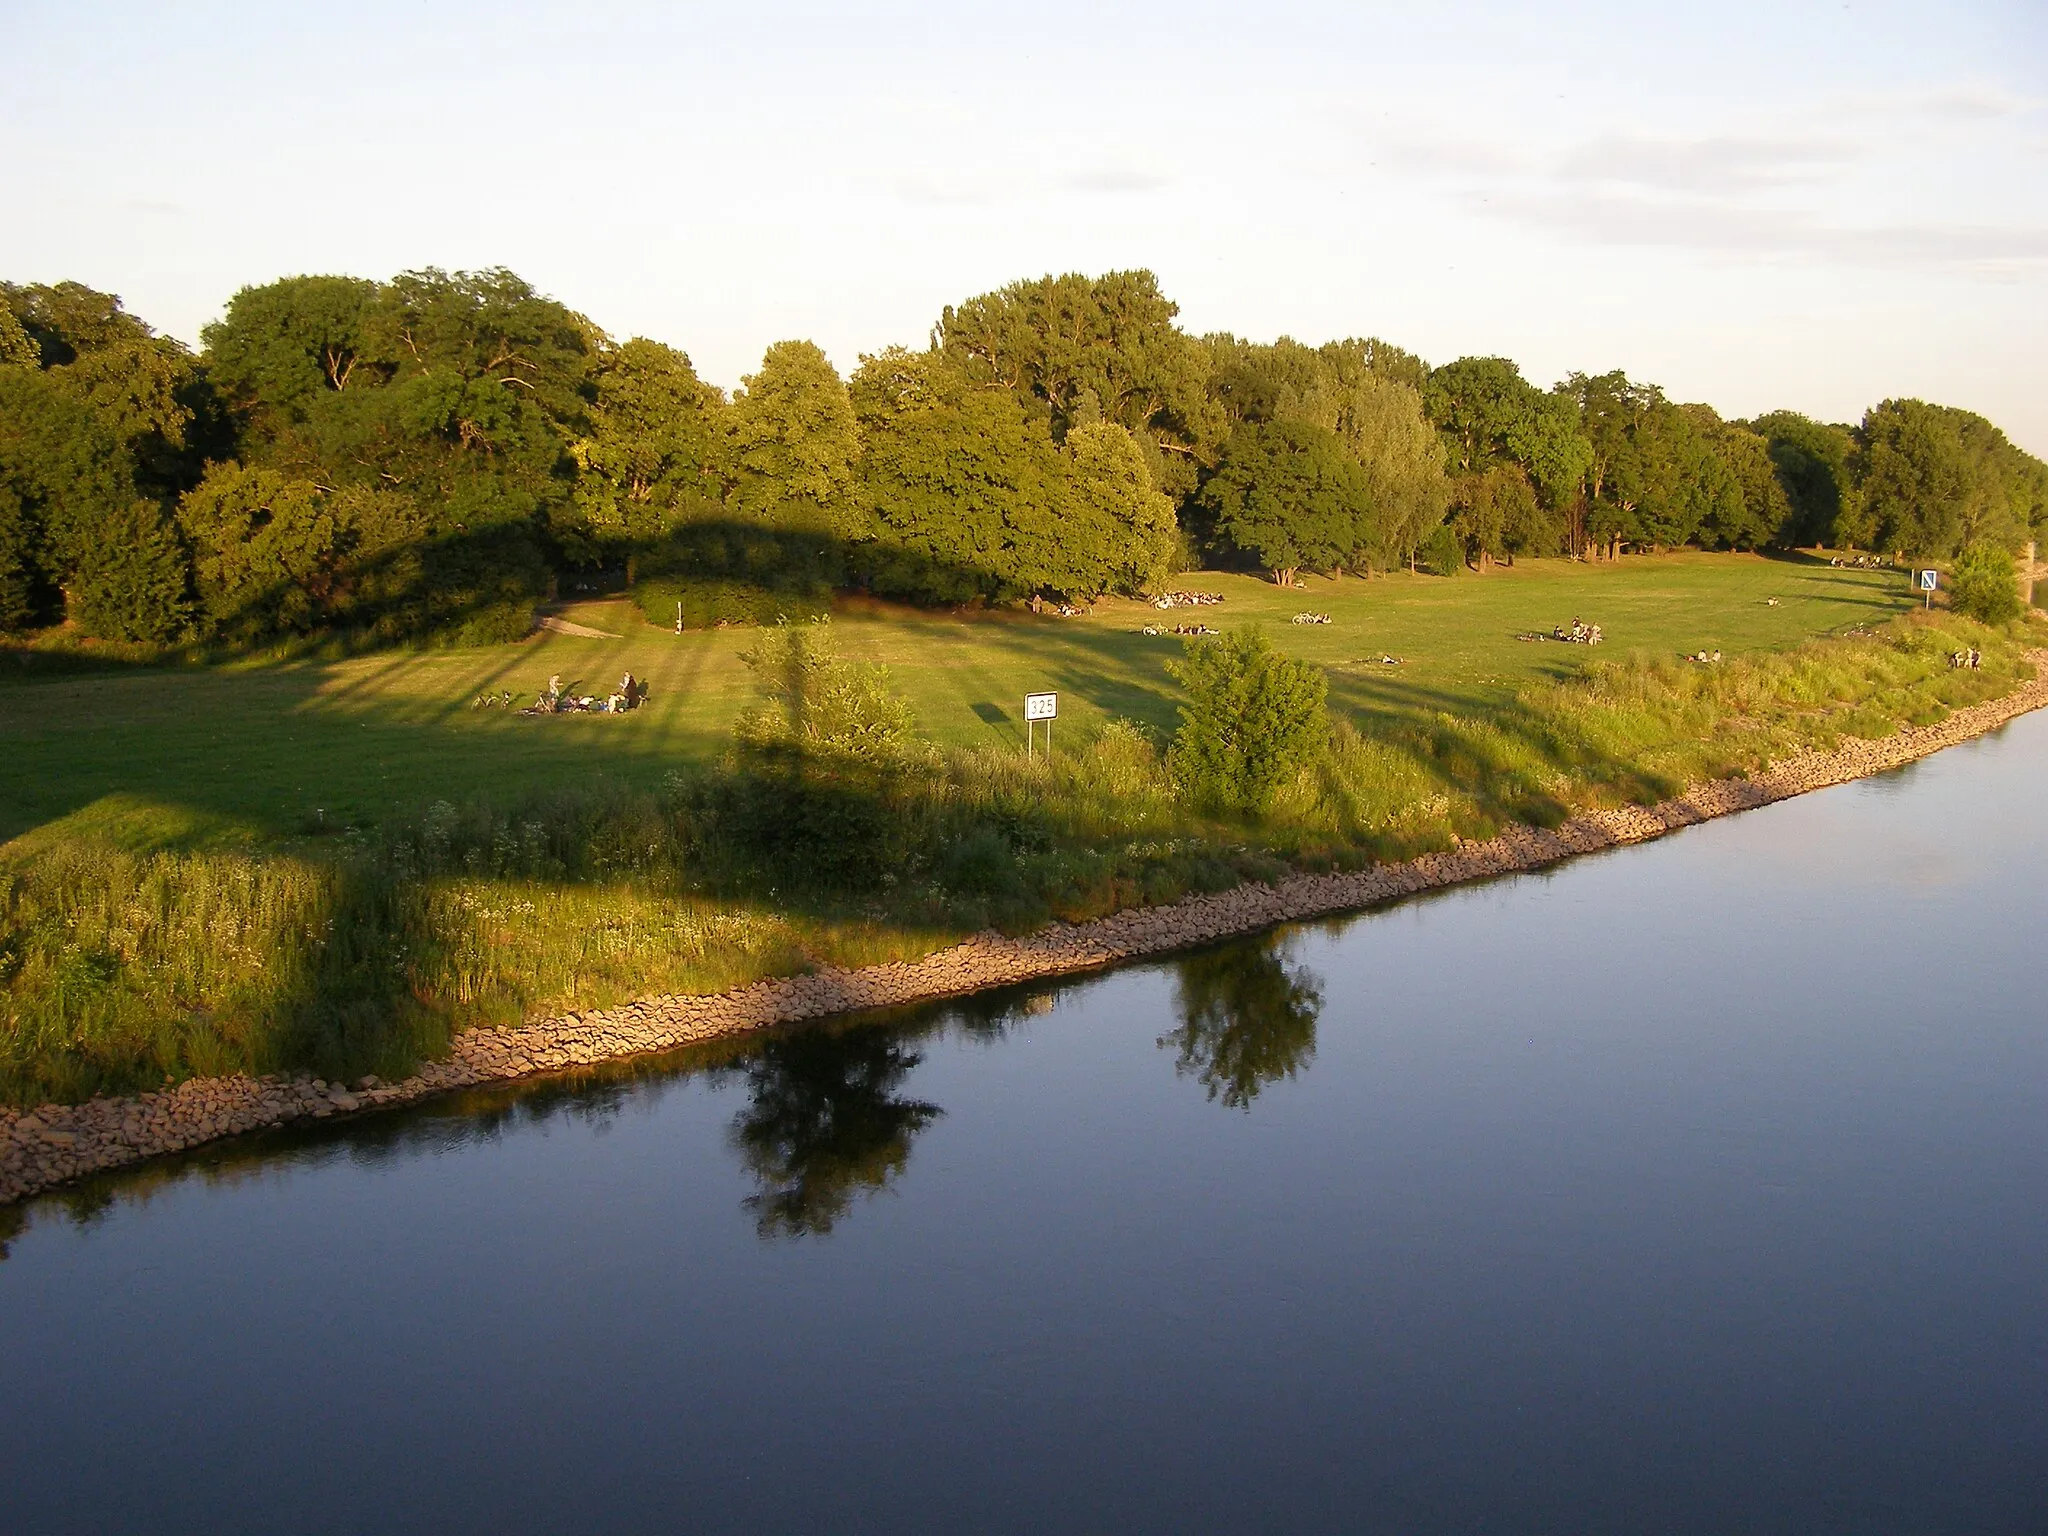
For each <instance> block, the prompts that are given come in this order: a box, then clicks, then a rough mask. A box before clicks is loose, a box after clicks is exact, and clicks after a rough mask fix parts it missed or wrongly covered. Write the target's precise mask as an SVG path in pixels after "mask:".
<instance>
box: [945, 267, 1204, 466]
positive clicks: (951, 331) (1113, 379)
mask: <svg viewBox="0 0 2048 1536" xmlns="http://www.w3.org/2000/svg"><path fill="white" fill-rule="evenodd" d="M1179 312H1180V306H1179V305H1177V304H1175V303H1174V302H1173V301H1172V300H1171V299H1169V298H1167V297H1166V296H1165V295H1164V294H1162V293H1161V292H1160V291H1159V280H1158V279H1157V278H1156V277H1154V276H1153V275H1152V274H1151V273H1150V272H1145V271H1132V272H1108V273H1105V274H1103V275H1102V276H1101V277H1098V278H1090V277H1085V276H1083V275H1081V274H1080V273H1075V272H1070V273H1067V274H1066V275H1064V276H1061V277H1051V276H1047V277H1042V278H1038V279H1037V280H1035V281H1031V282H1019V283H1012V284H1010V285H1009V286H1008V287H1007V288H1003V289H1000V290H998V291H997V292H995V293H989V294H983V295H982V296H980V297H979V298H974V299H969V300H967V301H966V302H965V303H964V304H961V305H959V306H958V307H957V308H956V307H953V306H948V307H947V308H946V310H945V312H944V313H943V314H942V315H941V317H940V319H939V324H938V326H937V327H936V329H935V332H934V339H935V340H936V341H937V343H938V345H939V347H940V348H941V350H942V351H944V352H945V354H946V355H947V357H948V359H949V360H951V361H953V362H954V363H955V364H956V365H957V366H959V367H960V368H961V369H962V371H963V372H964V373H965V374H966V376H967V377H968V378H969V379H971V380H973V381H974V382H976V383H991V384H997V385H1000V386H1002V387H1003V388H1005V389H1008V390H1010V391H1011V392H1012V393H1013V394H1015V395H1016V396H1017V397H1018V399H1019V400H1021V401H1023V402H1025V403H1026V404H1027V405H1028V406H1030V407H1031V408H1032V409H1034V410H1036V411H1040V412H1043V413H1044V414H1045V415H1046V416H1047V417H1048V418H1049V420H1050V422H1051V425H1052V430H1053V435H1054V437H1055V438H1058V439H1063V438H1064V437H1065V436H1066V434H1067V432H1068V430H1069V429H1070V428H1071V427H1073V426H1075V425H1076V424H1079V423H1082V422H1087V421H1092V420H1095V419H1098V418H1101V419H1106V420H1109V421H1113V422H1115V423H1116V424H1117V425H1119V426H1121V427H1125V428H1128V429H1129V430H1130V431H1131V432H1133V433H1134V434H1136V435H1137V437H1138V439H1139V441H1140V443H1141V444H1143V445H1145V446H1147V447H1148V448H1149V449H1150V450H1151V452H1152V454H1154V455H1156V457H1155V458H1154V459H1153V462H1152V463H1151V464H1150V466H1149V467H1150V469H1151V471H1152V476H1153V480H1154V483H1155V484H1156V485H1158V486H1159V488H1160V489H1162V490H1164V491H1165V492H1166V493H1167V494H1168V495H1169V496H1173V497H1175V498H1179V497H1181V496H1184V495H1186V494H1187V493H1188V492H1189V491H1191V490H1192V489H1193V488H1194V483H1195V476H1196V467H1197V464H1198V463H1199V462H1201V461H1203V460H1205V459H1206V457H1207V456H1208V455H1209V454H1210V453H1212V452H1213V450H1214V447H1215V445H1216V444H1217V443H1218V442H1219V441H1220V440H1221V439H1222V437H1223V435H1224V432H1225V426H1224V423H1223V421H1222V418H1221V413H1220V412H1218V411H1217V409H1216V407H1215V404H1214V402H1213V401H1212V400H1211V398H1210V395H1209V391H1208V358H1207V356H1206V354H1205V352H1204V350H1203V347H1202V345H1201V343H1199V342H1197V341H1196V340H1194V338H1192V337H1190V336H1188V335H1187V334H1186V333H1185V332H1183V331H1181V330H1180V328H1179V327H1178V326H1176V325H1175V324H1174V318H1175V316H1176V315H1178V314H1179Z"/></svg>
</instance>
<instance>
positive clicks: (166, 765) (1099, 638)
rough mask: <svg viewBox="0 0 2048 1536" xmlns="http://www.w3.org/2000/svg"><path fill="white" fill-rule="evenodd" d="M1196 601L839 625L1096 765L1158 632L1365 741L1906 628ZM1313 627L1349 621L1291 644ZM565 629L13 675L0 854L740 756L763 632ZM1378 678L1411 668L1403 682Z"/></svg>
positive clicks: (488, 794) (950, 732)
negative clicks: (1198, 632)
mask: <svg viewBox="0 0 2048 1536" xmlns="http://www.w3.org/2000/svg"><path fill="white" fill-rule="evenodd" d="M1183 584H1184V585H1187V586H1199V587H1203V588H1207V589H1209V590H1213V591H1221V592H1223V593H1225V594H1226V598H1227V600H1226V602H1225V603H1224V604H1223V605H1222V606H1221V607H1214V608H1202V609H1195V610H1188V609H1178V610H1174V611H1173V612H1172V613H1171V614H1160V613H1157V612H1155V611H1154V610H1152V609H1150V608H1149V607H1145V606H1143V605H1140V604H1136V603H1128V602H1120V601H1112V602H1106V603H1104V604H1102V605H1101V606H1100V607H1099V608H1098V609H1097V610H1096V612H1095V613H1094V614H1092V615H1090V616H1089V617H1086V618H1081V619H1056V618H1032V617H1030V616H1028V615H1021V614H1007V613H1005V614H974V615H960V616H949V615H936V614H922V613H914V612H908V611H904V610H884V609H881V608H879V607H876V606H874V605H864V604H859V603H850V604H847V605H845V606H844V608H843V609H842V611H841V613H840V614H839V617H838V620H837V628H838V639H839V645H840V647H841V649H842V650H843V651H844V652H845V653H846V654H847V655H849V656H852V657H857V658H865V659H871V660H875V661H880V662H883V663H886V664H887V665H888V666H889V668H890V670H891V673H892V676H893V679H894V682H895V685H896V686H897V687H898V688H899V689H901V690H902V691H903V692H905V693H906V694H907V695H908V696H909V697H910V699H911V700H912V702H913V704H914V706H915V708H916V711H917V716H918V723H919V728H920V730H921V731H922V732H923V733H924V734H925V735H927V736H929V737H930V738H931V739H932V740H933V741H935V742H936V743H938V744H940V745H941V746H973V745H989V746H1021V744H1022V740H1023V734H1022V725H1021V721H1020V713H1021V702H1022V696H1023V694H1024V693H1025V692H1026V691H1027V690H1030V689H1037V688H1056V689H1058V690H1059V692H1060V695H1061V720H1060V726H1059V729H1060V731H1061V732H1062V739H1063V741H1064V742H1067V743H1075V744H1077V743H1078V742H1079V741H1080V740H1082V739H1084V738H1085V737H1086V736H1087V735H1089V734H1091V733H1092V731H1093V730H1094V729H1095V728H1096V727H1097V726H1099V724H1100V723H1101V722H1102V720H1104V719H1105V718H1107V717H1110V716H1118V715H1121V716H1128V717H1131V718H1135V719H1138V720H1141V721H1144V722H1145V723H1147V724H1148V725H1151V726H1154V727H1157V728H1159V729H1161V730H1162V731H1165V730H1170V729H1171V728H1172V726H1173V723H1174V718H1175V716H1174V709H1175V704H1174V692H1173V685H1172V684H1171V682H1170V681H1169V680H1168V678H1167V677H1166V674H1165V669H1164V663H1165V662H1166V661H1167V660H1168V659H1169V658H1171V657H1172V656H1174V655H1176V654H1178V651H1179V644H1180V643H1179V642H1178V641H1177V640H1174V639H1172V638H1169V637H1148V636H1146V635H1144V634H1142V633H1141V632H1140V631H1141V630H1142V628H1143V626H1144V625H1145V624H1147V623H1150V622H1155V621H1164V622H1174V621H1188V620H1197V621H1204V622H1208V623H1211V624H1214V625H1217V626H1218V627H1222V626H1225V625H1228V624H1231V623H1237V622H1242V621H1243V620H1245V619H1247V618H1249V619H1255V620H1257V621H1259V622H1261V623H1263V624H1265V625H1267V626H1269V627H1270V628H1271V630H1272V632H1273V633H1274V635H1275V636H1276V638H1277V639H1278V641H1279V643H1280V644H1281V645H1282V646H1284V647H1285V648H1286V649H1288V650H1290V651H1292V652H1294V653H1295V654H1297V655H1302V656H1306V657H1309V658H1312V659H1314V660H1316V661H1319V662H1321V663H1323V664H1324V665H1325V666H1327V667H1328V668H1329V669H1330V673H1331V698H1332V702H1333V704H1335V705H1336V706H1338V707H1339V709H1340V710H1342V711H1345V712H1348V713H1349V714H1350V715H1351V716H1352V717H1353V718H1354V719H1355V720H1357V721H1358V722H1359V723H1360V724H1361V726H1364V727H1366V728H1368V729H1371V728H1374V727H1381V728H1384V727H1387V726H1390V725H1395V724H1401V723H1413V722H1416V721H1418V720H1421V719H1424V718H1426V717H1428V716H1430V715H1432V714H1434V713H1435V712H1437V711H1449V712H1452V713H1455V714H1460V715H1485V714H1488V713H1490V712H1491V711H1493V710H1495V709H1497V708H1500V707H1502V706H1504V705H1505V704H1506V703H1507V702H1508V701H1509V699H1510V698H1511V696H1512V695H1513V693H1514V691H1515V690H1516V689H1517V688H1519V687H1521V686H1523V685H1525V684H1527V683H1530V682H1532V681H1538V680H1542V679H1544V678H1549V677H1559V676H1563V675H1566V674H1568V673H1570V672H1572V671H1574V670H1576V668H1577V667H1578V666H1579V665H1581V664H1582V663H1583V662H1585V661H1586V660H1587V659H1589V654H1590V653H1588V652H1587V651H1586V650H1584V649H1583V648H1581V647H1578V646H1567V645H1560V644H1556V643H1554V642H1545V643H1541V644H1529V643H1524V642H1521V641H1518V640H1517V639H1516V638H1515V637H1516V635H1517V634H1518V633H1522V632H1528V631H1535V632H1540V633H1547V632H1548V631H1549V630H1550V629H1551V627H1552V626H1554V625H1556V624H1559V623H1562V622H1566V621H1568V620H1570V619H1571V618H1573V617H1575V616H1580V617H1584V618H1586V619H1589V620H1592V621H1594V622H1597V623H1599V624H1601V625H1602V626H1604V628H1605V631H1606V634H1607V636H1608V640H1609V646H1608V647H1606V648H1603V650H1602V651H1601V652H1600V653H1598V654H1599V655H1602V656H1614V655H1618V654H1620V653H1622V652H1624V651H1628V650H1640V651H1645V652H1650V653H1655V654H1661V655H1673V654H1676V653H1680V652H1688V651H1692V650H1696V649H1699V648H1702V647H1705V648H1708V649H1720V650H1723V651H1725V652H1726V653H1728V654H1729V655H1730V656H1731V657H1733V656H1736V655H1741V654H1746V653H1755V652H1760V651H1768V650H1779V649H1783V648H1786V647H1789V646H1791V645H1794V644H1796V643H1798V642H1799V641H1801V640H1803V639H1806V638H1808V637H1810V636H1813V635H1817V634H1825V633H1830V632H1838V631H1841V630H1844V629H1848V628H1850V627H1852V626H1855V625H1859V624H1864V623H1871V622H1875V621H1879V620H1882V619H1884V618H1886V617H1889V616H1890V615H1892V614H1894V613H1896V612H1899V611H1901V610H1903V609H1905V608H1907V607H1909V606H1910V605H1911V595H1910V594H1909V593H1908V592H1907V591H1906V590H1905V582H1904V577H1903V576H1902V575H1900V574H1897V573H1877V572H1867V571H1854V570H1838V569H1835V568H1832V567H1829V566H1827V565H1826V564H1824V563H1820V562H1815V561H1806V560H1796V559H1795V560H1781V559H1765V558H1762V557H1757V556H1745V555H1699V554H1678V555H1669V556H1662V557H1655V558H1648V559H1631V560H1628V561H1625V562H1623V563H1621V564H1620V565H1618V566H1582V565H1573V564H1570V563H1567V562H1560V561H1541V562H1524V563H1523V564H1522V565H1520V566H1518V567H1517V568H1515V569H1513V570H1495V571H1492V572H1489V573H1488V574H1486V575H1484V576H1477V575H1469V574H1468V575H1466V576H1463V577H1459V578H1453V579H1449V580H1445V579H1442V578H1435V577H1427V576H1406V575H1399V576H1394V577H1390V578H1387V579H1384V580H1377V581H1373V582H1370V583H1368V582H1363V581H1359V580H1356V579H1350V580H1343V581H1327V580H1321V579H1316V578H1310V579H1309V582H1308V587H1307V590H1306V591H1301V592H1285V591H1281V590H1279V589H1277V588H1274V587H1272V586H1270V585H1268V584H1266V583H1262V582H1259V581H1255V580H1252V579H1250V578H1248V577H1241V576H1225V575H1215V574H1201V575H1197V576H1190V577H1188V578H1186V579H1185V581H1184V583H1183ZM1773 597H1775V598H1777V599H1778V600H1779V601H1778V604H1777V605H1776V606H1771V605H1770V604H1769V602H1768V601H1767V600H1768V599H1770V598H1773ZM1304 609H1311V610H1315V611H1320V612H1327V613H1328V614H1329V615H1330V616H1331V618H1332V621H1333V622H1332V623H1331V624H1329V625H1328V626H1295V625H1292V624H1290V623H1289V622H1288V620H1289V618H1290V616H1291V615H1292V614H1294V613H1296V612H1299V611H1302V610H1304ZM566 616H567V617H570V618H573V619H576V620H578V621H580V622H583V623H585V624H589V625H592V626H594V627H599V628H604V629H609V630H615V631H618V632H619V634H620V636H621V638H619V639H615V640H610V639H606V640H597V639H582V638H575V637H569V636H563V635H556V634H544V635H540V636H537V637H535V638H533V639H531V640H528V641H526V642H524V643H522V644H519V645H514V646H500V647H493V648H489V649H483V650H475V651H457V652H441V653H428V654H413V653H388V654H384V655H379V656H373V657H366V658H359V659H354V660H348V661H342V662H333V663H290V664H258V663H248V664H241V665H237V666H233V667H219V668H187V669H162V668H137V669H134V670H126V671H124V670H119V669H110V670H102V671H90V672H83V673H78V674H73V675H68V676H65V675H52V676H49V677H47V678H45V677H43V676H42V675H41V674H40V673H38V672H37V671H36V670H34V669H29V670H27V671H26V672H17V671H16V670H15V669H13V668H8V669H6V670H5V672H0V677H6V676H7V674H9V673H12V674H13V675H12V676H11V677H8V678H7V682H6V685H5V686H4V687H0V839H8V838H14V837H18V836H20V835H21V834H24V833H28V832H31V831H32V830H33V829H35V828H38V827H42V826H45V825H46V824H49V823H52V822H57V821H60V820H64V821H65V828H64V830H66V831H83V830H88V829H93V830H97V831H99V832H101V833H103V834H105V835H107V836H110V837H112V838H113V839H114V840H117V841H123V842H129V843H132V844H137V845H149V844H156V845H180V844H184V845H191V844H206V843H218V842H223V841H226V842H235V841H242V840H244V839H263V838H265V837H275V836H279V835H284V836H290V835H291V834H294V833H296V832H300V831H303V830H307V829H308V828H309V826H310V824H311V821H312V818H313V816H314V813H315V811H316V809H317V810H320V811H324V812H325V814H326V816H327V817H328V818H329V820H330V822H333V821H344V822H359V821H380V820H383V819H385V818H388V817H389V816H391V815H393V814H394V813H398V812H401V811H404V810H406V809H408V808H411V807H416V806H418V805H421V804H423V803H425V802H427V801H430V800H435V799H447V800H454V801H458V802H459V801H463V800H466V799H471V798H476V797H484V798H492V797H496V796H499V795H505V794H513V793H526V792H530V791H532V790H534V789H544V788H551V787H561V786H573V785H576V784H579V783H584V782H588V781H589V780H591V779H593V778H595V777H597V776H599V775H605V776H609V777H611V778H614V779H619V780H623V781H625V782H628V783H643V784H653V783H655V782H657V781H658V780H659V778H660V776H661V774H662V772H663V771H664V770H665V769H666V768H667V767H669V766H671V765H673V764H675V763H676V762H678V761H684V760H703V759H705V758H708V757H710V756H712V755H714V754H715V753H717V752H718V751H719V750H720V749H721V748H722V747H723V745H724V742H725V740H726V732H727V729H728V727H729V725H730V722H731V720H732V717H733V715H734V714H735V712H736V711H737V710H738V709H739V708H740V707H741V706H742V705H743V704H744V703H745V702H746V701H747V700H748V699H749V698H750V697H751V680H750V677H749V674H748V671H747V668H746V667H745V666H744V665H743V664H742V663H741V662H740V660H739V656H740V653H741V652H742V651H744V650H745V649H746V648H747V646H748V645H749V644H750V643H751V641H750V633H751V632H749V631H744V630H728V631H723V632H715V633H702V632H696V633H690V634H686V635H683V636H680V637H679V636H676V635H674V634H672V633H669V632H667V631H664V630H661V629H658V628H654V627H651V626H649V625H647V624H646V623H644V622H643V621H642V620H641V618H640V616H639V614H638V612H637V610H636V609H634V608H633V607H632V606H630V605H629V604H626V603H604V604H585V605H580V606H579V607H577V608H575V609H573V610H571V611H569V612H568V613H567V615H566ZM1384 654H1392V655H1395V656H1398V657H1400V658H1402V665H1400V666H1398V667H1389V666H1387V665H1385V664H1384V663H1382V662H1381V661H1380V659H1379V658H1380V657H1381V656H1382V655H1384ZM628 669H631V670H632V671H633V672H635V673H636V674H638V675H640V676H642V677H645V678H647V679H649V680H650V681H651V683H652V686H653V695H652V698H651V700H650V702H649V705H648V707H647V709H646V710H645V711H644V712H642V713H640V714H636V715H634V716H630V717H626V718H622V719H615V718H609V717H568V718H562V719H555V720H528V719H521V718H518V717H517V716H510V715H506V714H501V713H498V712H492V711H474V710H472V709H470V708H469V701H470V699H471V698H472V697H474V696H475V695H476V694H477V693H478V692H480V691H483V690H486V689H496V688H510V689H513V690H516V691H518V692H520V693H521V695H522V702H524V701H525V700H526V699H530V698H531V697H532V695H533V693H534V691H535V690H536V688H538V687H539V686H540V684H541V683H542V682H543V681H544V680H545V679H546V678H547V676H548V675H549V674H550V673H551V672H560V673H561V674H562V675H563V676H564V677H565V679H570V680H580V682H581V685H582V686H583V687H584V688H585V689H587V690H589V691H592V692H602V691H605V690H607V689H608V688H609V687H611V686H612V685H613V684H615V683H616V680H617V678H618V677H619V675H620V674H621V673H622V672H624V671H626V670H628ZM52 830H53V831H55V829H52Z"/></svg>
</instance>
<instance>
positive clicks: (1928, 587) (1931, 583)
mask: <svg viewBox="0 0 2048 1536" xmlns="http://www.w3.org/2000/svg"><path fill="white" fill-rule="evenodd" d="M1914 574H1915V575H1916V576H1918V578H1919V581H1920V590H1921V591H1922V592H1924V593H1925V594H1926V595H1927V603H1926V606H1927V607H1928V608H1929V609H1932V608H1933V607H1934V589H1935V588H1936V587H1937V586H1938V585H1939V584H1940V582H1941V575H1940V573H1939V572H1936V571H1917V572H1915V573H1914Z"/></svg>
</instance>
